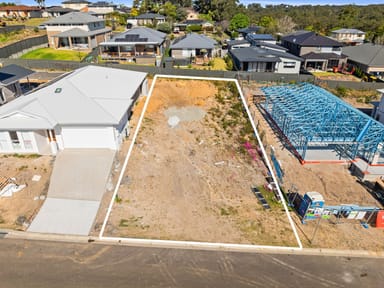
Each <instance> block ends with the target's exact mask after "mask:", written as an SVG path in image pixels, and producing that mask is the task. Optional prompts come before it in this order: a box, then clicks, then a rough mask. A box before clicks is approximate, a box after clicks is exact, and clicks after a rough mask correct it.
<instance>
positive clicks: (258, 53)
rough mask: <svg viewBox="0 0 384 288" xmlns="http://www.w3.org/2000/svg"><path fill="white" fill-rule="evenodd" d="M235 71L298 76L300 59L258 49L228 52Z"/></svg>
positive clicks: (284, 53) (280, 52)
mask: <svg viewBox="0 0 384 288" xmlns="http://www.w3.org/2000/svg"><path fill="white" fill-rule="evenodd" d="M229 54H230V55H231V57H232V59H233V63H234V66H235V68H236V70H239V71H247V72H273V73H284V74H298V73H299V72H300V63H301V61H302V59H301V58H300V57H297V56H295V55H292V54H289V53H286V52H282V51H277V50H270V49H265V48H260V47H255V46H253V47H244V48H239V49H232V50H230V52H229Z"/></svg>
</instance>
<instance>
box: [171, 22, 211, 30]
mask: <svg viewBox="0 0 384 288" xmlns="http://www.w3.org/2000/svg"><path fill="white" fill-rule="evenodd" d="M193 26H195V27H198V28H199V29H200V30H201V31H204V32H208V31H210V32H212V31H214V29H215V26H214V25H213V24H212V23H210V22H209V21H206V20H202V19H187V20H185V21H184V22H182V23H174V24H173V32H174V33H179V32H185V31H188V28H191V27H193Z"/></svg>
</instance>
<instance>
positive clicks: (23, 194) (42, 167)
mask: <svg viewBox="0 0 384 288" xmlns="http://www.w3.org/2000/svg"><path fill="white" fill-rule="evenodd" d="M52 165H53V158H52V157H51V156H38V155H29V156H23V155H12V156H11V155H0V171H1V172H0V176H2V177H10V178H16V183H17V184H18V185H23V184H25V185H27V187H25V188H24V189H23V190H21V191H19V192H17V193H14V194H13V195H12V196H11V197H0V228H9V229H18V230H25V228H26V226H23V225H22V222H20V221H17V220H18V218H19V217H20V218H19V220H22V218H24V219H25V221H26V222H30V221H31V220H32V219H33V217H34V216H36V214H37V212H38V211H39V209H40V207H41V205H42V204H43V201H44V199H45V195H46V194H47V192H48V186H49V177H50V175H51V172H52ZM34 175H40V176H41V178H40V180H39V181H32V177H33V176H34ZM2 179H3V178H2ZM17 222H20V223H17Z"/></svg>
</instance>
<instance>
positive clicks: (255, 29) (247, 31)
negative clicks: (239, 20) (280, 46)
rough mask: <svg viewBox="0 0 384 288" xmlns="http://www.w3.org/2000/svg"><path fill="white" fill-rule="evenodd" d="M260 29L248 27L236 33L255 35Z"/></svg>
mask: <svg viewBox="0 0 384 288" xmlns="http://www.w3.org/2000/svg"><path fill="white" fill-rule="evenodd" d="M260 29H261V27H260V26H249V27H247V28H241V29H237V32H239V33H243V34H249V33H256V32H257V31H259V30H260Z"/></svg>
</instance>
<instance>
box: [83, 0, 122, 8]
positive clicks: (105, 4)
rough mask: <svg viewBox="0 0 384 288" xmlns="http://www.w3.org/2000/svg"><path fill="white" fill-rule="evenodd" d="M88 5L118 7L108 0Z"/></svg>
mask: <svg viewBox="0 0 384 288" xmlns="http://www.w3.org/2000/svg"><path fill="white" fill-rule="evenodd" d="M88 7H117V5H116V4H113V3H110V2H106V1H98V2H95V3H91V4H88Z"/></svg>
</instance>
